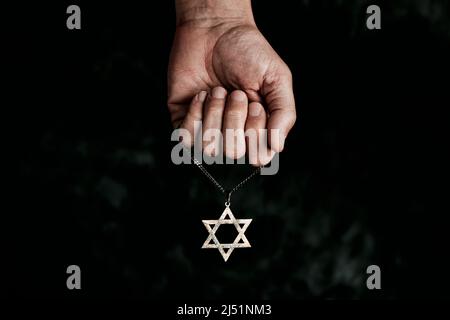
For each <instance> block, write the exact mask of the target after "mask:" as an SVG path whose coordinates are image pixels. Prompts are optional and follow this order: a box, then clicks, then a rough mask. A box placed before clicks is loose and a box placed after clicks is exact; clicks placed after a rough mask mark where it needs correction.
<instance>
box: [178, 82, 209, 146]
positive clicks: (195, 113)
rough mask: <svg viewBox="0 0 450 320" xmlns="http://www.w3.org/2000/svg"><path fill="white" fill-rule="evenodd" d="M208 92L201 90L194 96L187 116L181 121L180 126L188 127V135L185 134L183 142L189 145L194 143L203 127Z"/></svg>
mask: <svg viewBox="0 0 450 320" xmlns="http://www.w3.org/2000/svg"><path fill="white" fill-rule="evenodd" d="M206 94H207V93H206V91H201V92H199V93H198V94H196V95H195V96H194V98H193V99H192V101H191V104H190V105H189V109H188V111H187V113H186V116H185V117H184V119H183V122H182V123H181V126H180V128H183V129H186V130H187V132H188V135H187V136H186V135H183V144H184V145H186V146H188V147H190V146H192V145H193V144H194V140H195V137H196V135H197V133H198V131H199V129H200V128H201V124H200V123H201V121H202V110H203V102H204V101H205V98H206ZM196 122H197V123H196Z"/></svg>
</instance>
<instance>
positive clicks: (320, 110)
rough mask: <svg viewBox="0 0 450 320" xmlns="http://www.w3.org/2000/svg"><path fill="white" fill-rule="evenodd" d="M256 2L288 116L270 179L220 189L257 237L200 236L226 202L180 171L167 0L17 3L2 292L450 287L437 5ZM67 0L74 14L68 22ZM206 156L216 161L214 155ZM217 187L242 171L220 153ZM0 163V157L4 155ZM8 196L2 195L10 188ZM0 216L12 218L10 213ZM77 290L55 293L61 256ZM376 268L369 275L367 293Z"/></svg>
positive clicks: (444, 36) (358, 292) (262, 295)
mask: <svg viewBox="0 0 450 320" xmlns="http://www.w3.org/2000/svg"><path fill="white" fill-rule="evenodd" d="M371 3H372V2H370V3H369V2H367V1H356V0H354V1H322V0H317V1H276V2H268V1H267V2H263V1H254V2H253V6H254V14H255V19H256V22H257V25H258V26H259V28H260V29H261V31H262V33H263V34H264V35H265V36H266V37H267V39H268V40H269V42H270V43H271V44H272V46H273V47H274V48H275V50H276V51H277V52H278V53H279V54H280V56H281V57H282V58H283V59H284V60H285V61H286V63H287V64H288V65H289V66H290V68H291V70H292V72H293V75H294V81H295V83H294V86H295V95H296V100H297V108H298V115H299V119H298V122H297V124H296V127H295V129H294V130H293V132H292V133H291V135H290V137H289V139H288V141H287V144H286V148H285V151H284V152H283V153H282V154H281V158H280V171H279V173H278V174H277V175H276V176H269V177H267V176H266V177H258V178H255V179H254V180H253V181H251V182H249V183H248V184H247V185H246V187H245V188H243V189H242V190H240V191H239V193H237V194H236V195H235V198H234V199H233V201H234V202H233V212H234V213H235V216H237V217H242V218H253V219H254V220H253V222H252V224H251V225H250V227H249V229H248V232H247V237H248V238H249V240H250V242H251V244H252V246H253V248H252V249H238V250H235V251H234V252H233V254H232V256H231V257H230V259H229V261H228V262H227V263H224V262H223V260H222V258H221V257H220V254H219V253H218V252H217V251H214V250H200V247H201V245H202V244H203V241H204V240H205V239H206V236H207V232H206V230H205V229H204V226H203V225H202V223H201V219H214V218H217V217H218V216H219V215H220V213H221V211H222V210H223V198H222V196H221V195H220V194H219V193H218V192H217V191H216V190H215V189H214V188H213V186H212V185H211V184H210V183H209V181H208V180H207V179H206V178H205V177H204V176H202V175H201V173H200V172H199V171H198V169H196V168H195V167H193V166H175V165H173V164H172V162H171V160H170V151H171V148H172V146H173V144H172V143H171V142H170V134H171V125H170V122H169V116H168V111H167V109H166V104H165V103H166V96H167V89H166V88H167V86H166V69H167V62H168V56H169V52H170V47H171V42H172V38H173V34H174V30H175V16H174V15H175V13H174V6H173V3H172V1H158V2H156V1H147V2H139V3H138V2H130V1H127V2H125V1H122V2H117V3H114V4H112V3H108V2H97V3H96V4H94V3H92V2H86V1H78V2H74V3H69V2H61V3H59V4H53V5H50V4H46V5H44V4H36V3H35V4H33V5H28V4H24V3H23V4H20V5H17V6H15V7H14V8H11V9H8V10H5V11H4V12H5V16H7V18H11V19H7V27H6V28H2V34H3V35H4V37H3V39H6V42H5V45H4V50H3V51H4V53H6V55H5V57H4V58H3V59H2V60H3V61H4V62H5V70H8V71H12V72H11V73H9V72H8V73H7V86H6V87H4V88H5V89H6V90H5V91H6V93H7V94H11V98H5V102H4V103H2V105H3V106H4V107H5V109H6V110H7V113H8V116H11V117H10V118H9V117H8V118H7V119H11V120H8V121H7V122H8V123H7V125H6V126H5V127H4V128H5V129H6V131H7V132H6V135H5V137H6V138H7V140H9V141H10V142H11V145H12V149H11V151H8V152H9V154H12V155H13V162H14V165H13V166H12V168H13V170H12V171H13V174H14V177H15V178H14V180H13V182H12V184H11V185H10V187H9V188H8V189H9V190H10V191H12V196H8V197H7V198H8V199H7V200H9V201H11V202H12V205H11V206H7V205H6V204H5V206H4V208H3V209H2V215H3V216H4V217H5V218H6V220H5V223H4V224H2V226H3V228H4V229H5V231H10V232H11V234H10V235H9V233H8V239H7V240H6V242H5V243H4V244H6V247H7V249H6V256H5V258H4V259H2V264H3V266H6V267H7V272H6V273H5V276H6V278H7V279H6V280H7V281H6V282H7V284H8V285H7V286H6V287H5V286H2V291H4V292H5V293H6V295H8V296H10V297H11V296H14V297H28V298H42V297H49V298H67V299H73V298H111V297H114V298H135V297H137V298H178V299H181V300H183V299H228V298H231V297H234V298H247V299H298V298H364V299H370V298H389V299H390V298H429V297H447V298H448V297H449V293H448V286H449V285H450V283H449V280H448V270H450V269H449V268H450V264H449V259H448V248H447V244H448V243H449V236H448V223H447V215H448V213H449V210H448V200H447V199H448V192H447V190H446V189H447V187H446V186H445V185H446V184H447V181H448V180H447V179H446V178H445V170H444V168H445V166H446V165H447V163H446V160H444V159H445V158H444V156H445V152H446V151H447V149H448V140H447V139H446V133H447V127H448V116H447V111H446V108H448V106H449V99H448V90H449V81H448V80H449V74H450V73H449V71H450V63H449V58H448V57H449V56H450V41H449V40H450V22H449V8H448V3H447V2H446V1H386V2H378V4H379V5H380V6H381V10H382V30H375V31H370V30H367V29H366V27H365V19H366V13H365V11H366V7H367V5H369V4H371ZM70 4H78V5H80V7H81V12H82V29H81V30H79V31H77V30H72V31H71V30H68V29H67V28H66V18H67V14H66V13H65V12H66V8H67V6H68V5H70ZM213 169H214V168H213ZM215 169H217V170H216V171H214V172H215V173H216V174H217V175H218V177H219V179H220V180H221V181H224V183H225V184H227V185H233V184H235V183H236V182H238V181H239V180H240V179H241V178H242V176H244V175H246V174H247V173H248V172H249V170H250V168H247V167H245V168H242V167H239V168H236V166H228V167H227V168H215ZM8 171H9V170H8ZM9 201H7V202H9ZM9 218H11V221H10V219H9ZM71 264H76V265H79V266H80V267H81V270H82V290H80V291H69V290H67V288H66V278H67V274H66V268H67V266H69V265H71ZM371 264H377V265H379V266H380V267H381V271H382V290H379V291H369V290H367V288H366V285H365V280H366V277H367V275H366V273H365V271H366V268H367V266H368V265H371Z"/></svg>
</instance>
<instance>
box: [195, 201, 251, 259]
mask: <svg viewBox="0 0 450 320" xmlns="http://www.w3.org/2000/svg"><path fill="white" fill-rule="evenodd" d="M202 222H203V224H204V225H205V227H206V230H208V232H209V236H208V238H207V239H206V241H205V243H204V244H203V246H202V249H219V252H220V254H221V255H222V257H223V259H224V260H225V261H227V260H228V258H229V257H230V255H231V253H232V252H233V250H234V249H235V248H250V247H251V245H250V243H249V242H248V240H247V238H246V236H245V234H244V233H245V230H247V228H248V226H249V225H250V223H251V222H252V219H236V218H235V217H234V215H233V213H232V212H231V209H230V202H229V201H227V202H226V203H225V210H224V211H223V213H222V215H221V216H220V218H219V220H202ZM222 224H233V225H234V226H235V227H236V230H237V232H238V235H237V237H236V239H235V240H234V241H233V243H220V242H219V240H218V239H217V237H216V231H217V229H219V227H220V226H221V225H222Z"/></svg>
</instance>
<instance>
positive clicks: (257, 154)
mask: <svg viewBox="0 0 450 320" xmlns="http://www.w3.org/2000/svg"><path fill="white" fill-rule="evenodd" d="M266 122H267V114H266V112H265V110H264V107H263V106H262V105H261V104H260V103H259V102H252V103H250V104H249V106H248V116H247V121H246V123H245V138H246V142H247V154H248V159H249V162H250V164H251V165H253V166H257V167H259V166H263V165H266V164H267V163H269V162H270V161H271V160H272V158H273V156H274V155H275V152H274V151H273V150H270V149H269V148H268V146H267V132H266Z"/></svg>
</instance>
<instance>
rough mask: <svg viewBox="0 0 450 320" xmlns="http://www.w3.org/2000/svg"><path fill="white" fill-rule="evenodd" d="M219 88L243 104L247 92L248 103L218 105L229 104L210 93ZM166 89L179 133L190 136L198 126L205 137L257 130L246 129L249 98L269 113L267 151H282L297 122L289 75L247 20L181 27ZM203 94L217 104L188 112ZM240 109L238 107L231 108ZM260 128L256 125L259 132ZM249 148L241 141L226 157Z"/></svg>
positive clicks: (221, 96) (203, 20) (189, 23)
mask: <svg viewBox="0 0 450 320" xmlns="http://www.w3.org/2000/svg"><path fill="white" fill-rule="evenodd" d="M241 1H242V0H241ZM216 87H224V88H227V89H239V90H240V91H235V92H232V93H231V94H230V95H229V97H235V98H242V94H241V93H242V92H241V91H243V92H244V93H245V94H246V97H245V101H241V102H240V103H238V104H236V103H231V102H227V103H220V100H223V101H228V100H231V99H227V96H226V92H225V90H223V88H217V89H214V90H212V89H213V88H216ZM168 88H169V97H168V106H169V111H170V113H171V119H172V123H173V125H174V126H175V127H176V126H178V125H179V124H180V123H181V124H182V127H184V128H187V129H188V130H192V129H193V121H194V120H202V121H203V132H205V129H206V128H218V129H226V128H231V129H233V128H235V129H244V128H245V129H247V128H249V127H252V126H255V124H253V123H252V121H250V123H249V124H248V126H246V123H247V122H248V121H247V115H248V114H249V111H248V106H249V104H248V101H247V98H248V100H249V101H250V102H259V103H262V104H263V105H266V107H267V109H266V110H264V109H263V110H261V112H263V113H264V115H265V116H264V118H266V117H267V122H266V121H265V123H264V125H265V126H266V128H267V129H268V134H269V139H268V145H269V147H270V148H271V150H272V151H274V152H281V151H282V150H283V147H284V142H285V138H286V136H287V134H288V132H289V131H290V129H291V128H292V126H293V125H294V122H295V119H296V111H295V101H294V96H293V92H292V76H291V72H290V70H289V68H288V67H287V65H286V64H285V63H284V62H283V61H282V60H281V58H280V57H279V56H278V55H277V53H276V52H275V51H274V50H273V49H272V47H271V46H270V45H269V43H268V42H267V41H266V39H265V38H264V37H263V35H262V34H261V33H260V32H259V30H258V29H257V28H256V26H255V24H254V21H253V18H248V17H245V16H244V17H243V18H236V17H232V18H214V19H209V18H201V19H190V20H189V19H188V20H187V21H185V22H182V23H180V24H179V26H178V27H177V30H176V34H175V40H174V44H173V48H172V52H171V57H170V63H169V72H168ZM201 91H207V92H208V93H209V95H208V99H209V100H212V101H219V102H218V103H206V104H205V107H204V108H197V109H196V108H194V109H192V108H190V107H189V105H190V102H191V100H192V98H193V97H194V96H196V94H198V93H199V92H201ZM217 105H222V106H223V107H218V106H217ZM236 105H239V106H238V107H233V106H236ZM250 105H252V104H250ZM258 106H261V105H260V104H258ZM260 125H261V122H258V124H257V125H256V126H260ZM254 129H257V127H254ZM271 129H278V130H279V134H280V135H279V139H274V138H273V137H272V135H271V131H270V130H271ZM192 133H193V132H192ZM245 145H246V143H245V138H244V137H240V138H238V140H237V142H236V144H235V145H234V147H233V148H229V150H227V149H224V152H225V154H226V155H227V156H231V157H232V158H238V157H240V156H242V150H243V152H244V154H245V150H246V146H245ZM231 149H233V150H231Z"/></svg>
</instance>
